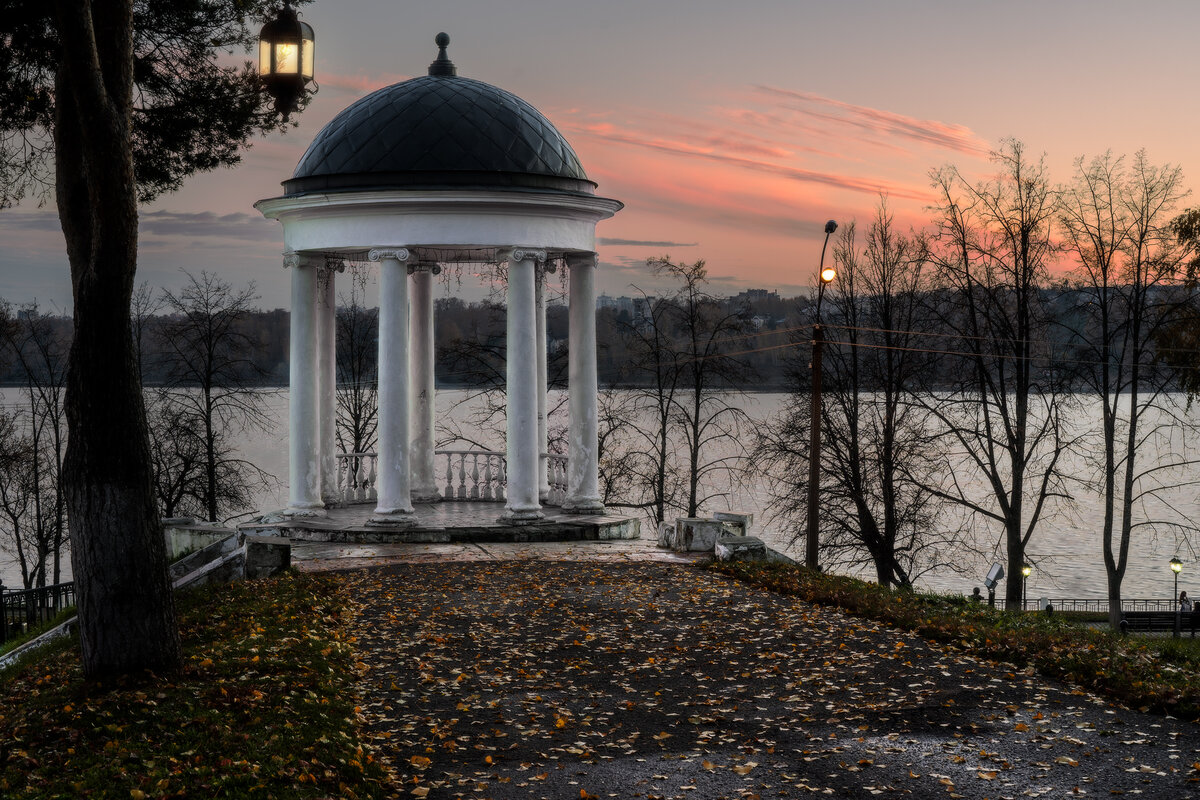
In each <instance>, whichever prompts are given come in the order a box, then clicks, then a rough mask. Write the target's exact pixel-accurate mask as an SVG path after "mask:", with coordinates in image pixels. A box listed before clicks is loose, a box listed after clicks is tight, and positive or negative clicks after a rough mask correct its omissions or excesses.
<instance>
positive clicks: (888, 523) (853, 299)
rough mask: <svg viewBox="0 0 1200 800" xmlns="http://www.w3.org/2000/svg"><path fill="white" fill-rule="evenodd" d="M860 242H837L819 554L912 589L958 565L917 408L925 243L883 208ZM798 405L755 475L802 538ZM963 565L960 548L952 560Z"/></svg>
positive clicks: (923, 346)
mask: <svg viewBox="0 0 1200 800" xmlns="http://www.w3.org/2000/svg"><path fill="white" fill-rule="evenodd" d="M865 238H866V241H865V243H864V244H863V245H861V246H860V245H859V244H858V242H857V226H856V225H855V224H854V223H853V222H852V223H850V224H849V225H847V226H846V227H845V228H843V230H842V234H841V236H840V237H839V239H838V240H837V242H836V243H835V245H834V250H833V255H834V264H835V266H836V268H837V280H836V281H835V282H834V283H833V284H832V285H831V287H830V296H829V298H828V302H829V308H828V311H827V312H826V317H825V325H824V327H825V328H826V329H828V330H829V331H831V332H832V333H833V338H832V339H831V340H827V343H828V350H827V354H826V357H825V359H823V369H824V376H823V382H824V395H825V401H824V403H823V404H822V405H823V420H822V434H821V435H822V440H823V443H824V446H823V448H822V473H823V474H824V475H825V476H826V479H825V480H824V481H823V482H822V486H821V494H822V497H821V509H822V514H821V518H822V523H823V524H822V535H821V543H822V549H823V550H825V551H826V552H827V553H828V554H829V555H831V556H832V558H833V561H834V562H835V563H840V564H842V565H844V566H848V567H850V568H852V569H855V568H862V567H869V568H870V569H872V570H873V571H874V573H875V576H876V580H877V581H878V582H879V583H880V585H883V586H904V587H911V586H912V584H913V581H914V580H915V579H916V578H917V577H918V576H919V575H921V574H922V573H924V572H926V571H928V570H929V569H932V568H935V567H936V568H939V569H940V568H944V567H946V566H947V564H952V563H955V562H958V563H962V559H961V558H955V559H951V558H948V557H947V556H948V551H949V550H950V549H951V548H961V547H962V542H961V540H960V537H959V536H957V535H956V534H957V531H956V530H955V529H954V528H953V527H952V526H951V527H946V526H945V525H944V523H945V520H944V518H943V515H942V514H941V510H942V505H943V503H944V501H942V500H939V499H938V498H937V497H935V496H934V495H933V493H932V492H931V491H930V490H929V489H928V486H929V485H931V484H932V483H934V480H935V477H934V476H935V474H937V473H938V472H939V470H940V467H941V462H940V460H939V459H937V458H936V455H935V453H936V450H935V448H932V447H931V446H930V445H931V441H932V439H933V432H932V431H931V430H930V418H929V415H928V414H927V412H925V411H924V409H923V408H922V407H921V405H920V403H919V402H918V401H917V399H916V395H917V393H918V392H923V391H927V390H928V389H930V387H931V382H930V375H931V373H932V366H933V360H934V359H933V356H932V354H931V353H929V352H928V351H929V349H930V348H929V341H928V337H927V336H924V335H922V334H925V333H928V332H929V331H930V328H931V325H930V324H929V318H928V314H927V312H926V290H927V288H928V283H929V281H928V277H929V276H928V272H929V270H928V269H927V267H928V259H929V252H928V243H927V242H926V240H925V237H923V236H922V235H920V234H909V235H904V234H901V233H899V232H898V231H896V230H895V225H894V221H893V218H892V216H891V214H890V213H889V212H888V210H887V207H886V205H885V204H883V203H881V204H880V206H879V208H878V209H877V211H876V214H875V217H874V219H873V220H872V221H871V224H870V225H869V227H868V228H867V235H866V237H865ZM797 388H798V391H797V393H796V395H795V396H794V399H793V402H792V404H791V406H790V407H789V408H787V409H786V410H785V411H784V412H783V413H782V415H781V419H780V420H778V421H777V422H776V423H775V424H772V425H768V426H764V427H763V429H762V430H760V432H759V434H758V437H757V439H758V444H757V447H756V452H757V454H758V456H759V457H758V458H756V459H755V460H756V461H757V462H758V465H759V471H760V472H761V473H762V476H763V478H764V479H766V480H768V481H770V482H771V484H772V487H773V488H772V501H771V509H772V510H773V511H774V512H775V513H776V515H777V516H778V517H779V518H781V519H783V520H785V521H787V522H788V523H789V524H790V525H791V526H792V527H793V529H794V530H795V531H796V537H797V538H798V537H799V536H800V535H801V532H802V530H803V527H804V523H805V514H806V510H807V509H806V507H805V505H804V503H803V502H802V501H801V498H804V497H805V496H806V494H807V491H806V490H807V476H808V472H807V469H806V465H807V463H808V457H809V453H808V448H809V430H810V429H809V425H810V421H811V419H810V417H811V411H810V403H809V397H808V391H807V387H806V386H805V385H802V384H801V385H798V387H797ZM956 555H959V556H961V550H960V551H959V552H958V553H956Z"/></svg>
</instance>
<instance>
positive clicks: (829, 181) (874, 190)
mask: <svg viewBox="0 0 1200 800" xmlns="http://www.w3.org/2000/svg"><path fill="white" fill-rule="evenodd" d="M568 129H569V130H571V131H572V132H574V133H578V134H580V135H583V136H591V137H595V138H599V139H603V140H606V141H609V142H616V143H620V144H625V145H631V146H634V147H640V148H645V149H649V150H657V151H659V152H666V153H671V154H674V155H679V156H685V157H689V158H699V159H704V160H707V161H713V162H717V163H722V164H726V165H730V166H735V167H740V168H743V169H749V170H753V171H756V172H762V173H767V174H770V175H774V176H776V177H781V178H786V179H788V180H794V181H801V182H805V183H816V184H821V185H823V186H829V187H832V188H835V189H846V190H849V191H854V192H867V193H869V194H880V193H882V194H887V195H889V196H892V197H897V198H903V199H908V200H920V201H923V202H924V201H929V200H931V199H932V196H931V195H930V194H929V193H928V192H927V191H925V190H916V189H912V188H910V187H906V186H902V185H898V184H892V183H889V182H887V181H882V180H878V179H874V178H858V177H854V176H850V175H839V174H836V173H832V172H820V171H817V170H810V169H803V168H800V167H792V166H788V165H785V164H777V163H772V162H770V161H765V160H762V159H756V158H749V157H746V156H741V155H736V154H733V153H723V152H718V151H717V150H716V149H715V148H712V147H705V146H700V145H695V144H691V143H689V142H682V141H676V140H672V139H665V138H661V137H657V136H646V135H644V134H641V133H639V132H638V131H633V130H628V129H622V128H619V127H617V126H616V125H613V124H611V123H598V124H585V125H576V126H568Z"/></svg>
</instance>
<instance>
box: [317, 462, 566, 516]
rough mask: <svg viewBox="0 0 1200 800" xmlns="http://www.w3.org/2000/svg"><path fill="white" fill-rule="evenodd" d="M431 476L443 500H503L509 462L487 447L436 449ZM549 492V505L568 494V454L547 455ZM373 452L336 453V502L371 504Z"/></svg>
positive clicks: (375, 468)
mask: <svg viewBox="0 0 1200 800" xmlns="http://www.w3.org/2000/svg"><path fill="white" fill-rule="evenodd" d="M434 458H435V463H434V475H435V476H436V478H437V483H438V486H437V490H438V495H439V496H440V497H441V498H442V499H443V500H476V501H481V502H485V503H487V502H491V503H503V502H504V500H505V490H506V488H507V486H508V461H507V459H506V458H505V454H504V453H498V452H494V451H490V450H437V451H435V452H434ZM542 458H544V459H546V472H547V476H548V479H549V485H550V491H549V493H548V495H547V497H546V503H547V504H548V505H554V506H557V505H562V503H563V501H564V500H565V499H566V496H567V457H566V456H563V455H554V454H550V455H546V454H542ZM377 462H378V456H377V454H376V453H340V454H339V455H338V456H337V487H338V493H337V497H338V502H340V503H341V504H343V505H359V504H366V503H374V502H375V501H376V500H377V499H378V494H377V492H376V487H375V480H376V478H377V476H378V474H379V472H378V463H377Z"/></svg>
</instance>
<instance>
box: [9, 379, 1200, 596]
mask: <svg viewBox="0 0 1200 800" xmlns="http://www.w3.org/2000/svg"><path fill="white" fill-rule="evenodd" d="M554 394H555V393H552V395H554ZM560 400H562V397H561V396H552V397H551V399H550V402H549V404H548V405H549V407H550V408H551V409H555V410H554V411H553V412H552V414H551V426H552V427H553V426H554V425H555V424H565V414H566V407H565V403H562V402H556V401H560ZM19 401H20V390H16V389H8V390H5V392H4V399H3V403H4V404H5V405H11V404H14V403H19ZM1173 401H1174V402H1175V405H1176V408H1175V412H1176V413H1179V414H1181V415H1184V416H1186V417H1187V418H1188V420H1189V421H1190V422H1191V423H1193V424H1196V425H1198V426H1200V408H1192V409H1187V408H1186V406H1185V405H1184V403H1183V398H1182V397H1177V398H1173ZM788 402H790V398H789V396H788V395H783V394H769V393H762V394H749V395H745V396H744V399H743V400H742V401H741V403H742V405H743V408H744V410H745V411H746V412H747V414H748V415H749V417H750V418H751V419H752V420H753V421H754V423H755V424H757V425H763V424H769V422H770V420H771V419H772V418H773V417H775V416H776V415H777V414H779V413H780V411H781V410H782V409H783V408H785V407H786V404H787V403H788ZM268 405H269V407H270V409H271V411H272V415H273V417H274V419H275V420H276V424H275V426H274V428H273V429H272V430H270V431H264V432H258V433H253V434H250V435H248V436H246V437H245V438H244V443H243V445H242V456H243V457H245V458H247V459H248V460H250V461H251V462H253V463H255V464H256V465H258V466H259V467H260V468H262V469H264V470H266V471H267V472H268V473H270V474H272V475H274V476H275V477H276V478H277V479H278V480H277V484H276V485H275V486H273V487H271V488H268V489H266V490H264V491H263V492H262V493H261V495H260V497H259V503H258V507H259V509H260V510H270V509H275V508H281V507H283V506H284V505H285V503H286V495H287V490H286V480H287V451H288V430H287V393H286V391H285V390H284V391H276V392H272V393H271V395H270V397H268ZM437 407H438V411H437V417H438V419H439V421H440V423H446V424H448V425H450V426H457V427H458V428H459V429H461V430H462V431H463V432H464V433H469V434H470V435H471V437H472V438H473V439H474V440H475V441H476V442H477V443H478V444H481V445H483V446H485V447H491V448H495V449H500V448H501V441H502V440H501V431H500V430H499V427H498V426H497V425H496V424H495V423H493V424H491V425H489V426H488V429H485V430H479V429H477V428H474V427H472V421H473V416H472V415H473V413H475V412H477V411H478V409H479V407H480V401H479V400H478V399H477V398H475V397H474V396H473V395H471V394H470V393H468V392H464V391H458V390H440V391H439V392H438V396H437ZM560 415H561V416H562V419H558V416H560ZM1072 419H1073V420H1074V423H1075V427H1076V428H1077V431H1078V432H1082V431H1084V430H1086V429H1094V428H1095V427H1097V425H1098V421H1099V401H1098V399H1097V398H1095V397H1081V398H1078V403H1077V407H1076V410H1075V411H1074V412H1073V415H1072ZM498 422H499V425H500V426H502V425H503V418H502V417H501V418H500V419H499V421H498ZM1142 449H1143V452H1152V453H1153V454H1154V455H1155V457H1156V459H1158V460H1160V461H1162V462H1164V463H1165V462H1166V461H1168V460H1170V461H1178V460H1180V457H1181V456H1182V457H1184V458H1200V440H1197V439H1195V437H1194V436H1192V437H1190V438H1189V437H1185V436H1184V435H1183V433H1181V432H1180V431H1179V430H1178V429H1174V428H1172V429H1169V430H1167V432H1166V434H1165V435H1164V436H1162V437H1158V438H1153V439H1151V440H1149V441H1147V442H1145V443H1144V444H1143V445H1142ZM1065 466H1066V471H1067V473H1068V474H1074V475H1079V476H1090V475H1091V474H1092V473H1093V472H1094V469H1095V467H1094V464H1093V463H1092V460H1091V459H1090V458H1089V457H1088V456H1086V455H1085V454H1084V453H1083V452H1080V451H1076V452H1071V453H1069V454H1068V455H1067V456H1066V459H1065ZM1161 479H1162V480H1163V482H1164V483H1167V482H1169V483H1171V484H1179V485H1177V486H1175V488H1172V489H1169V490H1166V491H1164V492H1161V493H1160V496H1158V497H1155V498H1150V499H1148V500H1147V502H1146V503H1144V504H1143V508H1142V514H1143V515H1144V517H1145V518H1152V519H1160V520H1164V521H1167V522H1181V523H1191V521H1193V520H1196V521H1200V485H1195V484H1191V483H1190V482H1191V481H1197V480H1200V466H1193V467H1191V468H1190V470H1188V471H1178V470H1173V471H1167V472H1165V473H1164V474H1163V475H1162V476H1161ZM1069 488H1070V490H1071V492H1072V494H1073V495H1074V501H1073V502H1072V503H1070V504H1069V505H1067V506H1065V507H1061V508H1057V509H1055V510H1054V511H1053V512H1052V513H1051V514H1050V515H1049V516H1048V517H1046V518H1044V519H1043V521H1042V522H1041V523H1040V524H1039V527H1038V530H1037V531H1036V532H1035V533H1034V536H1033V538H1032V540H1031V541H1030V544H1029V548H1028V556H1029V561H1031V562H1032V563H1034V564H1035V565H1036V569H1035V571H1034V573H1033V574H1032V575H1031V576H1030V578H1029V582H1028V595H1027V596H1028V597H1030V598H1031V599H1032V598H1038V597H1051V598H1054V597H1064V598H1065V597H1096V598H1100V597H1104V595H1105V578H1104V566H1103V561H1102V558H1101V552H1102V551H1101V541H1100V530H1101V522H1102V514H1103V511H1102V507H1101V504H1100V503H1099V500H1098V497H1097V496H1096V495H1095V494H1094V493H1093V492H1091V491H1089V490H1087V489H1086V488H1085V487H1083V486H1081V485H1071V486H1070V487H1069ZM730 491H731V494H730V496H729V498H728V499H727V500H726V501H725V502H724V503H723V506H724V508H727V509H732V510H738V511H754V512H756V521H755V525H756V528H757V530H756V531H754V534H755V535H757V536H760V537H761V538H763V539H765V540H766V541H767V542H768V544H770V545H771V546H773V547H776V548H778V549H780V550H783V551H784V552H787V553H789V554H791V555H793V556H797V557H799V556H802V547H803V543H802V542H801V543H799V546H798V547H793V546H792V544H791V538H792V534H791V532H790V531H785V530H780V529H779V527H778V526H777V525H775V524H773V522H772V521H771V520H770V519H764V518H763V515H762V513H761V512H762V509H764V508H765V507H766V504H767V500H768V494H767V491H766V488H765V487H764V486H762V485H757V484H751V485H748V486H743V487H737V486H734V487H732V489H731V490H730ZM707 510H708V511H709V512H711V511H717V510H723V508H721V507H713V508H708V509H707ZM643 535H644V536H653V531H652V530H650V528H649V526H644V530H643ZM973 537H974V540H975V545H976V549H977V550H979V551H981V552H982V553H983V555H980V556H975V557H972V560H970V561H966V562H965V563H963V564H960V565H959V566H960V567H962V568H965V569H966V572H965V573H963V574H959V573H957V572H955V571H951V570H946V569H941V570H934V571H932V572H931V573H928V574H926V575H924V576H923V577H922V578H921V579H920V580H919V582H918V583H919V585H920V586H922V587H924V588H928V589H935V590H938V591H946V592H954V593H962V594H969V593H970V591H971V589H972V587H974V586H981V585H982V577H983V575H984V574H985V573H986V572H987V569H988V566H989V564H990V563H991V561H992V560H993V558H995V559H999V557H1000V556H999V552H998V551H995V550H994V548H995V547H996V545H997V543H998V541H999V537H1000V531H999V529H998V528H996V527H995V526H992V527H990V528H988V527H985V526H977V527H976V530H975V531H974V533H973ZM1134 537H1135V538H1134V542H1133V547H1132V552H1133V555H1132V557H1131V563H1130V566H1129V570H1128V572H1127V574H1126V577H1125V583H1124V591H1123V594H1124V596H1125V597H1127V598H1136V597H1156V598H1168V597H1171V596H1172V592H1173V578H1174V575H1173V573H1171V571H1170V569H1169V567H1168V562H1169V561H1170V559H1171V558H1172V556H1176V555H1178V556H1179V558H1180V559H1182V560H1183V562H1184V570H1183V572H1182V574H1181V575H1180V576H1179V587H1180V588H1181V589H1189V594H1197V593H1200V559H1198V557H1197V550H1200V547H1197V545H1200V537H1193V539H1192V540H1190V541H1189V538H1188V535H1187V533H1186V531H1184V530H1183V529H1181V528H1179V527H1176V526H1173V525H1170V524H1163V525H1159V526H1146V527H1145V528H1143V529H1141V530H1140V531H1138V530H1135V533H1134ZM0 578H2V579H3V582H4V584H5V585H6V586H16V585H19V583H20V580H19V571H18V570H17V569H16V566H15V563H14V562H13V559H12V558H11V556H10V555H8V554H5V553H0Z"/></svg>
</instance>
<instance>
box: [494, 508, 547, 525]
mask: <svg viewBox="0 0 1200 800" xmlns="http://www.w3.org/2000/svg"><path fill="white" fill-rule="evenodd" d="M545 518H546V515H545V514H543V513H542V512H541V511H538V510H537V509H525V510H520V511H518V510H514V509H508V510H507V511H506V512H505V514H504V516H502V517H500V518H499V519H498V520H497V522H502V523H504V524H505V525H532V524H533V523H535V522H540V521H542V520H544V519H545Z"/></svg>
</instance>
